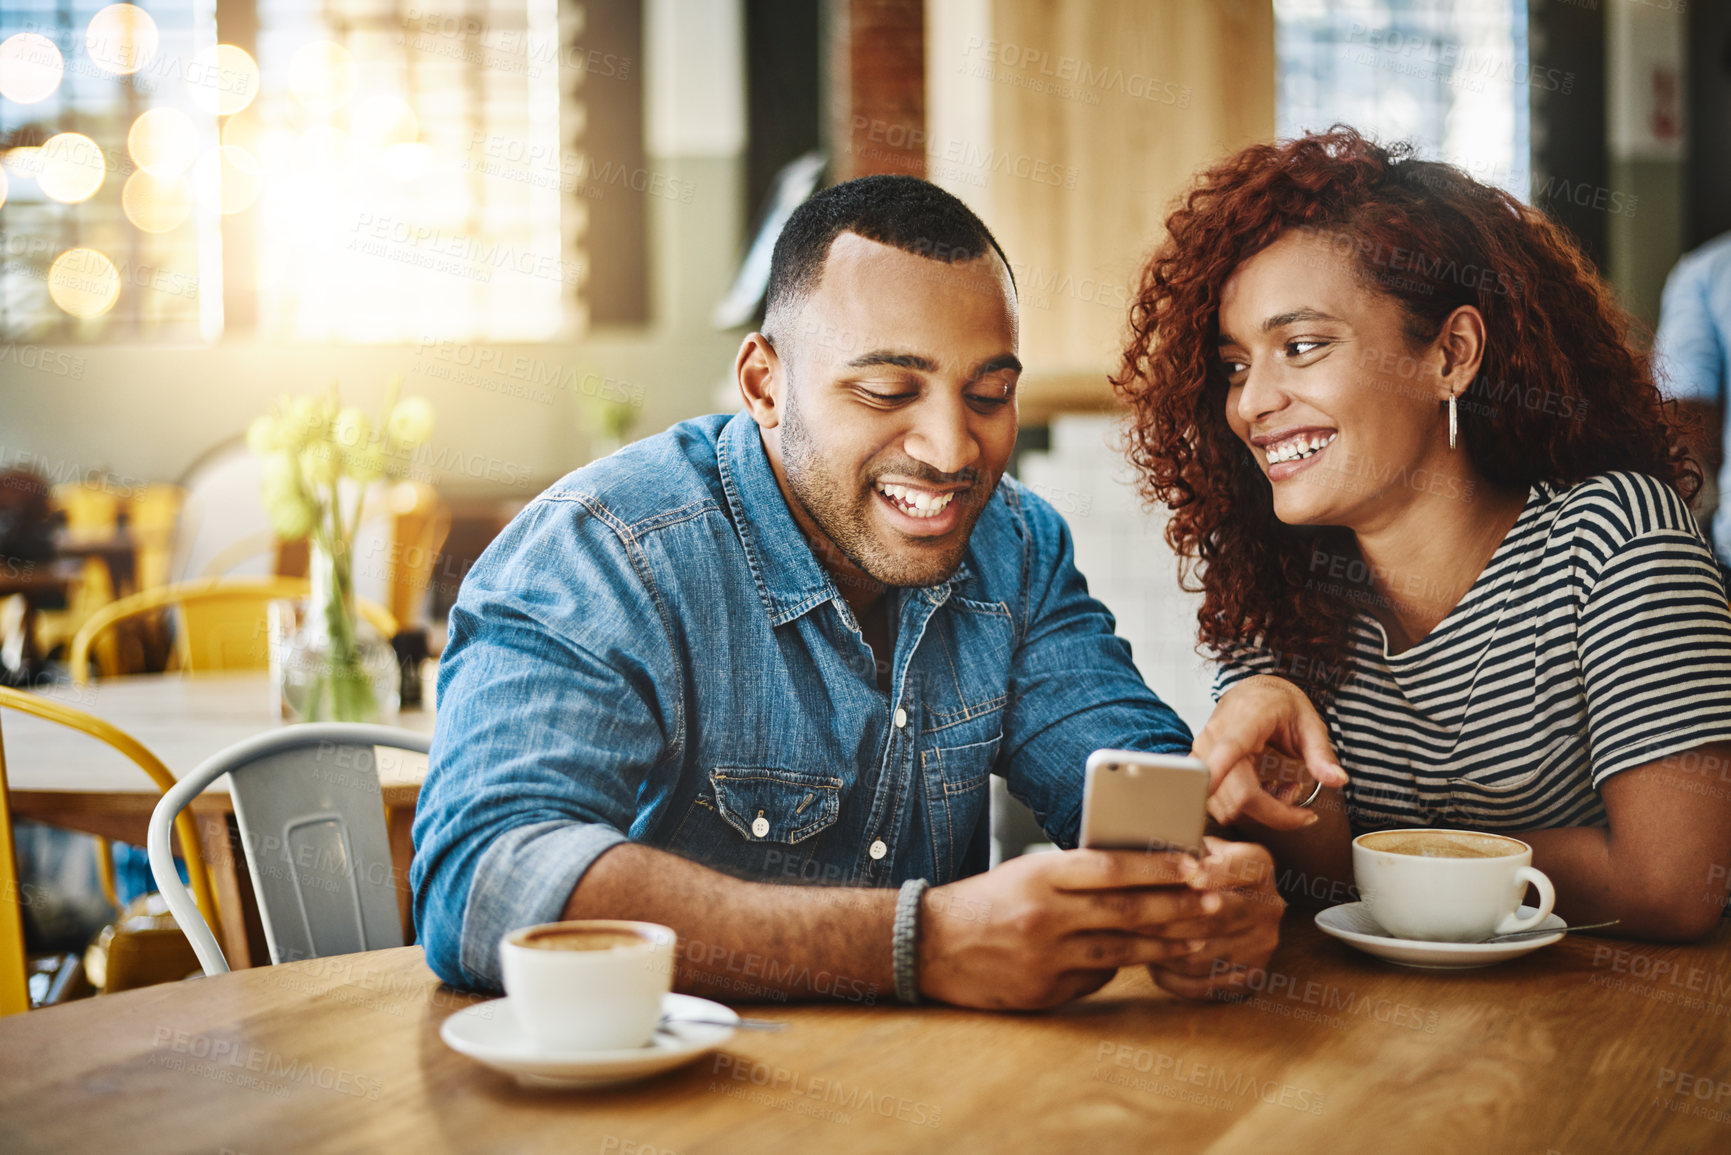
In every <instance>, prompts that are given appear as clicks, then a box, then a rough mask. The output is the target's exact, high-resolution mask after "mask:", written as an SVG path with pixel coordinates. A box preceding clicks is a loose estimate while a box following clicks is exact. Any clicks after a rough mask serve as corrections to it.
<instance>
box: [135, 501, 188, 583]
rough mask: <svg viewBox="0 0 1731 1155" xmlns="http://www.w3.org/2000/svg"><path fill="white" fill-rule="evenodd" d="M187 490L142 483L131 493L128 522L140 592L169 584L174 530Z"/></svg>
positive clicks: (136, 579) (178, 520)
mask: <svg viewBox="0 0 1731 1155" xmlns="http://www.w3.org/2000/svg"><path fill="white" fill-rule="evenodd" d="M185 500H186V491H185V490H183V489H181V488H180V486H178V485H143V486H140V487H139V488H138V490H137V491H136V492H135V493H134V494H133V495H132V502H131V504H130V505H129V506H128V507H127V517H126V524H127V527H128V529H129V530H130V531H131V533H132V541H133V558H134V560H133V575H134V579H135V581H136V583H137V588H138V590H139V591H140V592H142V591H144V590H151V589H156V588H157V587H158V586H164V585H167V584H168V570H169V566H170V564H171V563H172V559H173V557H174V531H175V527H176V526H177V525H178V524H179V522H180V507H181V504H182V503H183V502H184V501H185Z"/></svg>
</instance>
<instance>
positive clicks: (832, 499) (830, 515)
mask: <svg viewBox="0 0 1731 1155" xmlns="http://www.w3.org/2000/svg"><path fill="white" fill-rule="evenodd" d="M794 392H795V391H794V390H793V389H792V388H789V390H788V403H787V413H786V415H785V416H784V417H783V419H782V424H781V467H782V472H783V473H784V474H785V475H786V477H787V485H788V488H789V489H791V490H792V491H793V496H794V499H795V500H797V501H798V502H799V503H800V505H802V506H804V507H805V511H806V513H808V514H810V515H811V519H812V520H813V521H815V522H816V523H817V527H818V529H820V530H822V531H823V534H824V536H825V537H827V538H829V540H830V542H832V543H833V544H834V546H835V548H836V549H837V550H839V551H840V552H841V554H842V556H843V557H845V558H847V560H848V561H850V562H852V563H853V564H854V565H855V566H857V567H858V568H859V569H861V570H863V571H864V572H865V573H866V574H867V575H868V576H870V577H871V578H872V579H873V580H875V581H878V582H881V583H883V584H884V585H886V586H932V585H937V584H938V583H939V582H941V581H944V580H945V579H947V578H948V577H949V576H950V575H951V574H953V573H955V572H956V569H957V567H959V566H960V565H961V564H962V556H963V555H964V554H966V553H967V550H968V540H969V538H971V537H972V536H973V532H974V522H976V521H978V520H979V517H980V511H981V509H982V508H983V507H984V504H985V502H984V499H983V497H982V496H979V490H980V484H979V477H978V472H977V471H976V470H972V469H969V470H964V471H962V472H961V473H958V474H951V475H949V476H947V477H946V476H945V475H943V474H940V473H937V472H936V471H934V470H932V469H931V468H929V467H927V466H924V465H921V464H920V463H919V462H917V461H914V460H913V459H911V458H904V459H903V460H902V461H900V462H892V463H891V465H890V467H887V468H880V469H877V470H876V471H875V473H874V474H873V476H872V477H870V478H867V479H866V481H865V484H864V488H863V489H856V490H853V491H851V492H850V491H849V490H848V488H847V486H846V484H845V483H841V482H838V481H836V479H834V478H831V477H830V476H828V475H827V474H826V473H825V471H824V467H823V463H822V460H821V457H820V455H819V451H818V449H817V447H816V446H815V445H814V444H812V441H811V438H810V436H809V435H808V434H807V432H806V428H805V423H804V421H803V420H802V418H801V416H800V412H799V405H798V403H797V402H796V401H795V400H794ZM890 474H894V475H896V476H899V477H903V478H906V479H908V480H919V481H925V482H928V483H930V484H933V485H943V484H954V483H955V482H956V481H957V480H959V479H962V478H971V479H972V481H973V483H974V484H973V488H970V489H966V490H962V491H960V492H958V493H957V494H956V496H955V498H954V499H953V500H955V501H958V502H965V503H966V508H965V509H964V510H963V513H962V522H961V524H960V525H959V526H958V527H957V532H956V534H955V541H954V543H953V544H952V545H949V546H947V547H946V548H945V549H944V550H943V552H942V553H933V554H927V555H925V556H916V557H907V556H904V555H901V554H899V553H898V552H897V551H895V550H893V549H891V548H888V547H886V546H885V545H884V544H883V543H882V541H881V540H880V539H879V537H878V535H877V534H875V533H873V532H872V528H871V516H872V514H871V510H870V508H869V507H870V503H871V502H874V501H876V500H878V498H877V495H876V492H875V491H876V488H877V487H876V479H877V478H878V477H881V476H885V475H890ZM818 547H819V548H820V549H821V548H822V545H821V543H818Z"/></svg>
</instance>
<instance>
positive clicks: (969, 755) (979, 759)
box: [920, 734, 1003, 884]
mask: <svg viewBox="0 0 1731 1155" xmlns="http://www.w3.org/2000/svg"><path fill="white" fill-rule="evenodd" d="M1002 741H1003V735H1002V734H994V735H993V736H992V737H990V738H988V739H986V740H985V741H983V742H969V743H967V744H966V745H962V746H937V747H933V748H932V749H930V750H925V751H922V752H921V753H920V770H921V772H922V774H921V776H922V777H923V778H924V779H925V782H926V789H927V799H928V800H929V801H930V803H931V808H932V861H933V864H934V866H935V867H936V871H937V877H936V878H934V879H932V881H933V882H935V883H939V884H942V883H946V882H951V881H954V879H955V878H956V876H957V872H958V870H959V869H960V867H961V862H960V858H961V856H962V855H963V854H965V853H966V852H967V849H968V846H969V844H970V842H972V840H973V836H974V832H975V830H976V829H978V827H979V824H980V821H981V819H982V817H983V815H984V814H985V813H986V807H987V805H988V799H989V798H990V794H991V792H990V790H989V788H988V787H989V784H990V782H991V780H992V767H993V766H994V765H995V764H996V763H997V760H998V745H999V743H1001V742H1002Z"/></svg>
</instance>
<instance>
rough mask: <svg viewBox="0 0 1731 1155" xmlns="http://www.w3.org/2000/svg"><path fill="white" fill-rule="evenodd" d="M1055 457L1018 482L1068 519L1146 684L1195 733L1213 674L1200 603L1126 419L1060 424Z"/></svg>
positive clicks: (1036, 457) (1027, 457)
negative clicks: (1141, 482) (1189, 587)
mask: <svg viewBox="0 0 1731 1155" xmlns="http://www.w3.org/2000/svg"><path fill="white" fill-rule="evenodd" d="M1051 429H1052V440H1051V449H1050V451H1049V452H1046V453H1027V454H1024V455H1023V456H1022V459H1021V466H1020V470H1019V472H1018V480H1020V481H1021V482H1022V483H1023V484H1025V485H1027V486H1028V487H1029V488H1030V489H1032V490H1033V491H1034V492H1035V493H1038V494H1039V495H1040V496H1041V497H1044V498H1045V499H1046V500H1047V501H1049V502H1051V503H1052V505H1053V506H1054V507H1055V508H1056V509H1057V510H1058V512H1059V513H1061V514H1063V515H1064V519H1065V520H1066V521H1067V522H1069V524H1070V531H1071V533H1072V534H1073V535H1074V537H1075V540H1076V564H1077V566H1078V567H1080V569H1081V570H1082V573H1083V575H1084V576H1085V577H1086V578H1087V579H1088V590H1089V592H1090V593H1092V594H1093V595H1094V596H1095V597H1097V598H1099V599H1100V600H1101V601H1102V602H1104V603H1106V608H1107V609H1109V610H1111V611H1112V615H1113V617H1115V618H1117V620H1118V636H1119V637H1121V638H1123V639H1124V640H1125V641H1127V642H1129V643H1130V649H1131V653H1132V656H1133V657H1134V658H1135V660H1136V667H1137V669H1139V670H1140V671H1141V672H1142V678H1143V680H1144V681H1146V682H1147V683H1148V685H1149V686H1150V687H1151V688H1152V689H1153V690H1154V692H1155V693H1156V694H1158V695H1160V697H1161V699H1162V700H1163V701H1165V702H1166V703H1167V704H1168V705H1169V706H1171V707H1172V708H1173V709H1174V710H1176V711H1177V712H1178V715H1179V716H1180V717H1181V718H1183V719H1184V720H1185V721H1186V722H1187V723H1189V724H1190V728H1191V730H1192V731H1195V730H1197V729H1199V728H1201V726H1202V724H1203V723H1204V722H1205V721H1207V720H1208V713H1209V710H1210V708H1211V706H1212V703H1211V702H1210V701H1209V698H1208V683H1209V677H1210V674H1209V670H1208V665H1207V663H1206V662H1205V661H1204V660H1203V659H1202V658H1201V657H1199V656H1198V655H1197V653H1196V611H1197V608H1198V606H1199V605H1200V604H1201V600H1202V598H1201V595H1200V594H1191V593H1185V592H1184V591H1183V590H1181V589H1179V587H1178V563H1177V559H1176V557H1175V556H1174V555H1173V553H1172V549H1171V547H1169V546H1168V545H1167V544H1166V542H1165V540H1164V538H1163V537H1162V536H1161V534H1162V533H1163V532H1164V530H1165V525H1166V511H1165V509H1164V507H1159V506H1156V507H1155V508H1154V509H1152V510H1150V509H1147V508H1145V507H1144V505H1143V503H1142V500H1141V498H1140V497H1139V496H1138V495H1137V493H1136V490H1135V487H1134V484H1133V481H1132V479H1133V477H1134V475H1135V471H1134V470H1133V468H1132V467H1131V465H1130V463H1129V461H1128V460H1127V459H1126V458H1125V456H1124V451H1123V448H1122V442H1121V432H1120V426H1119V424H1118V421H1117V419H1115V418H1113V417H1109V416H1105V415H1101V416H1075V417H1060V418H1056V419H1054V420H1053V422H1052V426H1051Z"/></svg>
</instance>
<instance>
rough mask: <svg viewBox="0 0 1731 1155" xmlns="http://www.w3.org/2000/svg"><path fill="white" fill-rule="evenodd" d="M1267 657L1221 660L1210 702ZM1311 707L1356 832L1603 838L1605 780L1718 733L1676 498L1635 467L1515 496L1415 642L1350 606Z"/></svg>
mask: <svg viewBox="0 0 1731 1155" xmlns="http://www.w3.org/2000/svg"><path fill="white" fill-rule="evenodd" d="M1278 672H1279V669H1278V668H1277V666H1276V663H1275V661H1274V658H1273V656H1272V655H1271V654H1268V653H1266V652H1247V653H1245V654H1243V655H1238V656H1235V657H1234V658H1233V659H1232V660H1229V661H1226V662H1223V663H1222V664H1221V665H1220V667H1219V670H1218V672H1217V675H1216V678H1215V686H1214V692H1215V696H1216V697H1218V696H1219V695H1220V694H1221V693H1224V692H1225V690H1226V689H1227V688H1228V687H1230V686H1231V685H1232V684H1233V683H1234V682H1237V681H1239V680H1240V679H1242V678H1245V677H1248V676H1250V675H1251V674H1254V673H1278ZM1342 674H1343V677H1342V678H1341V680H1340V682H1339V683H1338V685H1339V689H1338V690H1337V693H1336V696H1335V699H1334V701H1333V702H1332V703H1331V704H1330V706H1329V707H1328V709H1327V710H1326V711H1325V715H1324V716H1325V719H1326V721H1327V723H1328V728H1329V735H1330V737H1331V738H1332V739H1333V741H1334V744H1335V751H1336V753H1337V754H1338V755H1339V757H1340V762H1341V765H1342V766H1343V767H1344V768H1345V769H1346V771H1347V773H1348V774H1350V775H1351V776H1352V778H1353V783H1352V785H1351V786H1349V787H1348V797H1349V802H1350V804H1351V807H1352V813H1353V824H1354V826H1355V828H1358V829H1378V828H1387V827H1393V826H1439V825H1440V826H1457V827H1472V828H1475V829H1483V830H1504V831H1510V832H1514V831H1519V830H1535V829H1544V828H1547V827H1556V826H1603V825H1605V824H1606V815H1605V808H1604V805H1603V804H1602V802H1601V801H1600V798H1599V792H1598V788H1599V787H1600V786H1602V785H1603V784H1604V782H1605V780H1606V779H1608V778H1610V777H1611V776H1612V775H1613V774H1617V773H1619V772H1621V771H1623V770H1627V769H1629V768H1631V767H1634V766H1640V765H1643V764H1645V763H1647V762H1651V761H1653V760H1655V759H1657V758H1661V757H1664V756H1665V755H1668V754H1673V753H1677V752H1679V751H1684V750H1689V749H1692V748H1693V747H1696V746H1700V745H1702V744H1703V743H1706V742H1713V741H1721V740H1731V612H1728V610H1727V605H1726V594H1725V589H1724V586H1723V584H1722V582H1721V580H1720V577H1719V573H1718V570H1717V568H1716V567H1715V566H1714V564H1713V560H1712V556H1711V554H1710V553H1709V552H1708V549H1707V546H1706V543H1705V542H1704V541H1703V540H1702V538H1701V534H1700V531H1699V530H1698V529H1697V528H1696V525H1695V521H1694V519H1693V518H1692V517H1691V516H1690V514H1689V510H1688V508H1687V507H1686V506H1685V505H1684V503H1683V501H1682V499H1681V497H1679V496H1678V495H1677V493H1676V492H1675V491H1674V490H1672V489H1671V488H1670V487H1669V486H1667V485H1664V484H1662V483H1660V482H1658V481H1655V480H1654V479H1652V478H1650V477H1647V476H1645V475H1642V474H1635V473H1609V474H1604V475H1601V476H1599V477H1595V478H1592V479H1591V480H1588V481H1585V482H1582V483H1581V484H1579V485H1576V486H1573V487H1571V488H1568V489H1561V488H1557V487H1553V486H1549V485H1545V484H1542V483H1541V484H1539V485H1537V486H1534V487H1533V489H1532V491H1531V493H1530V494H1529V495H1528V498H1527V505H1526V508H1525V509H1524V510H1523V511H1522V512H1521V515H1520V518H1519V519H1518V520H1517V521H1516V522H1515V525H1514V527H1513V528H1512V529H1511V530H1510V531H1509V533H1508V536H1507V537H1505V538H1504V539H1503V542H1502V544H1501V545H1499V546H1498V547H1497V550H1496V552H1495V553H1494V554H1493V555H1492V557H1491V560H1490V562H1489V563H1487V565H1486V566H1485V569H1484V572H1483V573H1481V574H1480V575H1479V578H1478V580H1477V581H1476V582H1475V583H1474V584H1473V586H1472V588H1471V589H1470V590H1468V591H1467V594H1466V596H1465V597H1464V598H1462V599H1461V601H1460V603H1459V604H1458V605H1456V606H1455V608H1454V609H1453V610H1452V611H1451V612H1450V613H1449V615H1448V616H1447V617H1446V618H1444V619H1443V621H1442V622H1441V623H1439V624H1438V626H1437V628H1436V629H1435V630H1433V631H1432V632H1431V633H1430V635H1429V636H1428V637H1426V638H1425V639H1424V640H1423V641H1421V642H1420V643H1419V644H1418V645H1416V646H1414V647H1412V648H1411V649H1409V650H1407V651H1405V652H1403V653H1400V654H1397V655H1394V656H1392V657H1391V656H1389V654H1388V642H1387V638H1386V636H1385V635H1384V633H1383V629H1382V626H1381V624H1380V623H1379V622H1377V621H1376V620H1375V619H1374V618H1373V617H1371V616H1370V615H1369V614H1368V613H1363V612H1361V613H1359V614H1358V615H1357V617H1356V619H1355V620H1354V622H1353V625H1352V630H1351V639H1350V645H1349V653H1348V658H1347V661H1346V663H1345V665H1344V668H1343V671H1342Z"/></svg>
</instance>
